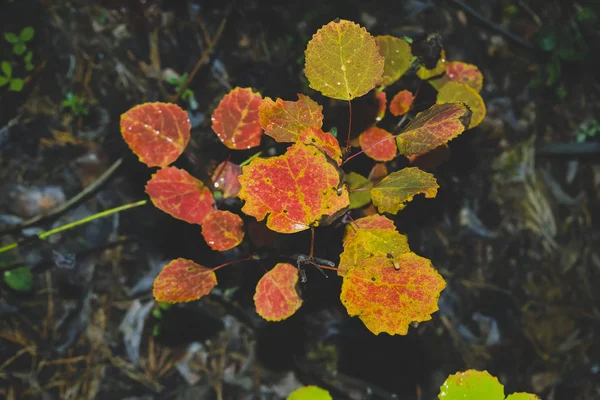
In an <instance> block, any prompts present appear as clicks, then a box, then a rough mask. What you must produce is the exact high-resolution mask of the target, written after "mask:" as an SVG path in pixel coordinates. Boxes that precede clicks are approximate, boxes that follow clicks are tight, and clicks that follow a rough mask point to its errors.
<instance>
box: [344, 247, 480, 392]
mask: <svg viewBox="0 0 600 400" xmlns="http://www.w3.org/2000/svg"><path fill="white" fill-rule="evenodd" d="M444 287H446V282H445V281H444V279H443V278H442V277H441V276H440V274H438V272H437V271H436V270H435V269H434V268H433V267H432V265H431V261H429V260H428V259H426V258H423V257H420V256H418V255H416V254H415V253H402V254H400V255H398V256H396V257H394V258H393V259H390V258H388V257H386V256H380V255H378V256H374V257H370V258H367V259H365V260H363V261H362V262H361V264H359V265H358V266H357V267H355V268H352V269H350V270H349V271H347V272H346V274H345V275H344V281H343V283H342V293H341V295H340V300H341V301H342V304H344V306H345V307H346V310H347V311H348V314H349V315H350V316H358V317H359V318H360V319H361V320H362V321H363V323H364V324H365V326H366V327H367V329H369V330H370V331H371V332H373V333H374V334H376V335H378V334H379V333H381V332H386V333H388V334H390V335H395V334H399V335H406V334H407V333H408V327H409V325H410V324H411V323H412V322H423V321H427V320H430V319H431V314H432V313H434V312H435V311H437V310H438V299H439V296H440V292H441V291H442V290H443V289H444ZM477 398H479V399H483V398H486V397H477ZM486 399H487V398H486Z"/></svg>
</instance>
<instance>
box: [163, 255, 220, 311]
mask: <svg viewBox="0 0 600 400" xmlns="http://www.w3.org/2000/svg"><path fill="white" fill-rule="evenodd" d="M216 285H217V276H216V275H215V273H214V271H213V270H212V269H208V268H206V267H203V266H202V265H198V264H196V263H195V262H193V261H191V260H186V259H184V258H178V259H176V260H173V261H171V262H170V263H168V264H167V265H165V266H164V267H163V269H162V271H160V274H158V276H157V277H156V279H155V280H154V290H153V294H154V298H155V299H156V301H161V302H164V303H181V302H186V301H192V300H197V299H199V298H200V297H202V296H205V295H207V294H209V293H210V291H211V290H212V289H213V288H214V287H215V286H216Z"/></svg>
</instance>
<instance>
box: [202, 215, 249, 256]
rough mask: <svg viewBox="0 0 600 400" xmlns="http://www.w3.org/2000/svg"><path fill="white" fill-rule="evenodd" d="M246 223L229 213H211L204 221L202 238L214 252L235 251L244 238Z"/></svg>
mask: <svg viewBox="0 0 600 400" xmlns="http://www.w3.org/2000/svg"><path fill="white" fill-rule="evenodd" d="M243 228H244V222H243V221H242V219H241V218H240V217H239V215H237V214H233V213H231V212H229V211H219V210H217V211H211V212H209V213H208V214H207V215H206V217H205V218H204V221H202V236H204V240H205V241H206V243H208V245H209V246H210V247H211V249H213V250H217V251H225V250H229V249H233V248H234V247H235V246H237V245H238V244H240V243H241V242H242V239H243V238H244V230H243Z"/></svg>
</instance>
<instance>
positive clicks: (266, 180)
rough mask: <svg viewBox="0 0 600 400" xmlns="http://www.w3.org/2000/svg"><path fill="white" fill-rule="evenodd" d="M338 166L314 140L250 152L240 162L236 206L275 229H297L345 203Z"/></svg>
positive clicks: (347, 203)
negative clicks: (266, 152) (263, 153)
mask: <svg viewBox="0 0 600 400" xmlns="http://www.w3.org/2000/svg"><path fill="white" fill-rule="evenodd" d="M340 180H341V175H340V171H339V169H338V168H337V167H336V166H334V165H333V164H331V163H330V162H328V161H327V158H326V156H325V154H324V153H323V152H322V151H321V150H319V149H317V148H316V147H314V146H308V145H305V144H303V143H296V144H294V145H292V146H290V147H289V148H288V149H287V151H286V153H285V154H283V155H281V156H277V157H271V158H255V159H254V160H252V161H251V162H250V164H249V165H247V166H245V167H243V168H242V175H241V176H240V177H239V182H240V184H241V185H242V189H241V190H240V192H239V193H238V196H239V198H240V199H242V200H244V201H245V204H244V206H243V208H242V211H243V212H244V213H246V214H247V215H250V216H253V217H255V218H256V219H257V220H259V221H260V220H262V219H264V218H265V217H267V216H268V217H267V227H268V228H269V229H272V230H274V231H276V232H280V233H294V232H299V231H303V230H305V229H308V228H310V227H311V226H317V225H319V223H320V220H321V219H324V218H325V217H327V216H336V215H337V214H338V213H340V212H341V211H343V210H344V209H345V208H346V207H348V205H349V204H350V200H349V198H348V190H347V189H346V187H345V186H343V185H341V182H340Z"/></svg>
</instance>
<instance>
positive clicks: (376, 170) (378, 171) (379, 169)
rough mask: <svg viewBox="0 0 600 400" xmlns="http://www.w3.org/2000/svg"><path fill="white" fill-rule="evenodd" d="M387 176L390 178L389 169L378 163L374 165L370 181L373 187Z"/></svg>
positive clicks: (369, 177) (370, 173)
mask: <svg viewBox="0 0 600 400" xmlns="http://www.w3.org/2000/svg"><path fill="white" fill-rule="evenodd" d="M386 176H388V169H387V167H386V166H385V164H380V163H377V164H375V165H373V168H371V172H369V176H368V179H369V182H371V183H372V184H373V185H376V184H378V183H379V182H381V180H382V179H383V178H385V177H386Z"/></svg>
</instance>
